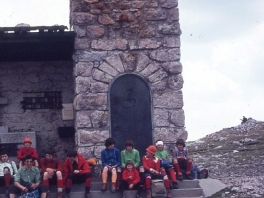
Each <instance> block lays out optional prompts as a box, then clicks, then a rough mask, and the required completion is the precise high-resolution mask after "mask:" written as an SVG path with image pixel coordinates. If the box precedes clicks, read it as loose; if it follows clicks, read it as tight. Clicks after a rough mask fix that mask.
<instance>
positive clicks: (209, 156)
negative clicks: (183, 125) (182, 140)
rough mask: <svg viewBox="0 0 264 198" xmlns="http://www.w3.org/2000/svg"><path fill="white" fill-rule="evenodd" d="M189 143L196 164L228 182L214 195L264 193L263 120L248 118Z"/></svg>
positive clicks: (232, 197)
mask: <svg viewBox="0 0 264 198" xmlns="http://www.w3.org/2000/svg"><path fill="white" fill-rule="evenodd" d="M187 146H188V149H189V151H190V153H191V155H192V156H193V158H194V161H195V164H196V165H198V166H203V167H205V168H208V169H209V171H210V172H209V177H211V178H214V179H219V180H221V181H222V182H223V183H224V184H226V186H227V188H226V189H225V190H222V191H221V192H219V193H217V194H215V195H213V196H212V197H214V198H218V197H230V198H242V197H243V198H246V197H248V198H250V197H264V122H260V121H256V120H254V119H252V118H249V119H248V120H247V122H246V123H244V124H240V125H238V126H236V127H231V128H225V129H223V130H221V131H219V132H216V133H212V134H210V135H207V136H206V137H204V138H202V139H200V140H197V141H194V142H187Z"/></svg>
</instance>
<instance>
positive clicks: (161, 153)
mask: <svg viewBox="0 0 264 198" xmlns="http://www.w3.org/2000/svg"><path fill="white" fill-rule="evenodd" d="M155 155H156V157H157V158H159V159H166V160H168V161H170V157H169V154H168V152H167V151H165V150H161V151H159V150H157V151H156V154H155Z"/></svg>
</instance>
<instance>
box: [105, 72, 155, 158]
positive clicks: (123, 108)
mask: <svg viewBox="0 0 264 198" xmlns="http://www.w3.org/2000/svg"><path fill="white" fill-rule="evenodd" d="M110 112H111V136H112V137H113V138H114V139H115V141H116V147H117V148H119V149H120V150H123V149H124V148H125V146H124V144H125V141H126V140H127V139H132V140H133V141H134V144H135V148H136V149H138V150H139V152H140V155H141V156H143V155H145V150H146V148H147V147H148V146H149V145H151V144H152V122H151V98H150V90H149V87H148V85H147V84H146V82H145V81H144V80H143V79H142V78H140V77H139V76H137V75H134V74H126V75H123V76H121V77H118V78H117V79H116V80H115V81H114V82H113V84H112V86H111V89H110Z"/></svg>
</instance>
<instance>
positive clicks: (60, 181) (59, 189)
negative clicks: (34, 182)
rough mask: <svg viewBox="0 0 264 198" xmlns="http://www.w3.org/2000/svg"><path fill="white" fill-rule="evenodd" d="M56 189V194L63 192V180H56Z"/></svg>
mask: <svg viewBox="0 0 264 198" xmlns="http://www.w3.org/2000/svg"><path fill="white" fill-rule="evenodd" d="M43 184H44V183H43ZM57 188H58V192H62V190H63V180H62V179H58V180H57Z"/></svg>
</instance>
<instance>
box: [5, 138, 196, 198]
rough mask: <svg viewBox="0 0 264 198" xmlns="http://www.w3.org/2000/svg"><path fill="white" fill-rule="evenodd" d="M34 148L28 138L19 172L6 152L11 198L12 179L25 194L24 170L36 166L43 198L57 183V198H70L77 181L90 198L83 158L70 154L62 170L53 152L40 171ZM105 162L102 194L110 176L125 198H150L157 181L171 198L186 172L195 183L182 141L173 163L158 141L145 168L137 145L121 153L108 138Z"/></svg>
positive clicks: (128, 144)
mask: <svg viewBox="0 0 264 198" xmlns="http://www.w3.org/2000/svg"><path fill="white" fill-rule="evenodd" d="M31 144H32V142H31V139H30V138H25V139H24V142H23V145H24V147H22V148H20V149H19V151H18V155H17V158H18V159H19V170H17V168H16V165H15V164H14V162H10V161H9V160H8V154H7V153H6V152H2V153H1V162H0V182H2V183H3V182H4V183H5V186H6V189H7V190H6V194H7V195H8V193H9V194H10V197H14V195H13V194H11V193H10V192H8V188H9V186H10V183H11V180H12V178H14V181H15V183H14V185H13V186H12V188H11V189H16V191H15V192H17V191H19V192H22V193H23V191H24V190H25V189H27V188H26V187H25V186H23V185H21V183H19V181H20V180H21V177H23V170H21V167H23V166H26V167H27V168H28V170H31V168H32V167H31V166H34V167H36V168H37V170H40V172H39V174H40V175H41V176H42V185H44V186H46V187H47V188H42V191H43V192H40V194H41V197H49V191H48V189H49V185H50V183H51V182H53V183H56V184H57V187H58V194H57V198H62V191H63V189H64V191H65V196H64V197H66V198H68V197H69V194H70V191H71V186H72V183H73V182H75V181H77V182H85V197H86V198H90V186H91V180H92V175H91V171H90V168H89V164H88V162H87V160H85V158H84V157H83V156H81V155H80V154H79V153H77V152H76V151H69V152H68V153H67V158H66V160H65V161H64V166H62V162H61V160H60V159H57V158H55V157H54V152H53V151H46V152H45V157H44V158H41V159H40V169H38V167H39V162H38V154H37V152H36V149H35V148H32V147H31ZM25 158H26V159H32V164H31V165H27V163H26V165H25V164H23V162H25ZM27 161H30V160H27ZM101 162H102V172H101V173H102V187H101V191H106V190H107V178H108V176H109V175H110V176H111V184H112V185H111V191H112V192H115V191H116V190H120V191H121V193H122V195H123V197H125V194H124V190H127V189H131V190H132V189H133V190H137V194H136V197H138V198H139V197H140V192H141V191H142V190H143V189H146V192H147V198H150V197H151V181H152V180H153V179H162V180H163V181H164V186H165V188H166V189H167V197H172V196H171V191H170V189H171V188H174V189H177V188H178V186H177V179H178V180H183V173H182V172H183V171H184V172H185V173H186V178H187V179H192V176H191V169H192V159H191V158H190V157H189V156H188V150H187V149H186V148H185V142H184V140H183V139H179V140H178V141H177V142H176V148H175V149H174V150H173V156H172V159H171V158H170V157H169V155H168V152H167V151H166V150H165V149H164V143H163V141H162V140H158V141H156V142H155V144H154V145H150V146H149V147H148V148H146V155H145V156H143V157H142V165H141V159H140V155H139V151H138V150H136V149H135V148H134V143H133V141H132V140H131V139H129V140H127V141H126V142H125V149H124V150H122V151H121V152H120V151H119V149H117V148H116V147H115V140H114V139H113V138H108V139H106V140H105V149H103V150H102V151H101ZM34 170H35V169H34ZM17 173H18V174H17ZM109 173H111V174H109ZM16 174H17V175H16ZM36 174H38V173H36ZM35 176H36V177H37V178H38V177H39V176H38V175H35ZM176 178H177V179H176ZM170 180H171V182H170ZM32 183H33V182H32ZM21 186H22V187H21ZM42 187H43V186H42ZM43 189H44V190H43ZM45 189H47V190H45Z"/></svg>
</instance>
